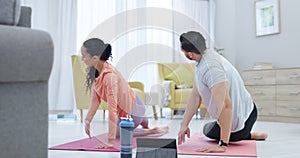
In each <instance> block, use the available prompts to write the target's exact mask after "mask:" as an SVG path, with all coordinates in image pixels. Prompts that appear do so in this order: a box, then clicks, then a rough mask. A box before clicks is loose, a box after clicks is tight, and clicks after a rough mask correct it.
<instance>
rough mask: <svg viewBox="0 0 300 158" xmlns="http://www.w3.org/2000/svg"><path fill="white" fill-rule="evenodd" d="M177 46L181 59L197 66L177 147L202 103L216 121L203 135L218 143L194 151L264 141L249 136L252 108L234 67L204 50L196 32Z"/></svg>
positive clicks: (258, 136) (262, 135)
mask: <svg viewBox="0 0 300 158" xmlns="http://www.w3.org/2000/svg"><path fill="white" fill-rule="evenodd" d="M180 42H181V49H182V51H183V53H184V55H185V56H186V57H187V58H188V59H190V60H194V61H196V62H197V63H196V65H195V82H194V86H193V89H192V93H191V95H190V97H189V100H188V103H187V107H186V110H185V114H184V118H183V120H182V122H181V128H180V131H179V133H178V144H179V145H180V144H182V143H184V142H185V135H187V136H188V137H190V129H189V127H188V125H189V122H190V121H191V119H192V117H193V115H194V114H195V112H196V111H197V109H198V105H199V103H200V102H201V101H202V100H203V102H204V104H205V106H206V109H207V111H208V113H209V114H210V116H212V117H213V118H214V119H216V120H217V121H213V122H210V123H207V124H206V125H205V126H204V127H203V134H204V135H206V136H207V137H209V138H211V139H215V140H217V141H219V145H215V146H207V147H204V148H201V149H198V150H197V151H199V152H224V151H226V149H227V147H228V144H229V141H239V140H245V139H255V140H264V139H266V138H267V134H266V133H251V130H252V127H253V125H254V123H255V121H256V118H257V110H256V106H255V104H254V102H253V100H252V98H251V95H250V94H249V92H248V91H247V90H246V88H245V86H244V82H243V80H242V78H241V76H240V75H239V73H238V71H237V70H236V69H235V68H234V66H233V65H232V64H231V63H229V62H228V61H227V60H226V59H225V58H224V57H223V56H221V55H219V54H218V53H216V52H215V51H213V50H209V49H207V48H206V44H205V39H204V38H203V36H202V35H201V34H200V33H199V32H195V31H190V32H187V33H183V34H182V35H181V36H180Z"/></svg>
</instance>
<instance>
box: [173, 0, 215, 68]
mask: <svg viewBox="0 0 300 158" xmlns="http://www.w3.org/2000/svg"><path fill="white" fill-rule="evenodd" d="M210 3H213V0H189V1H188V2H187V1H185V0H173V10H174V11H175V13H174V15H173V29H174V36H173V45H174V49H175V55H174V62H186V61H188V59H186V58H185V57H184V56H183V53H181V50H180V42H179V36H180V34H182V33H184V32H187V31H198V32H200V33H201V34H202V35H204V37H205V38H206V40H207V41H206V42H207V46H208V47H209V46H210V40H211V38H210V34H212V32H213V31H214V30H213V29H212V30H211V29H210V24H211V23H210V21H214V17H213V16H210V5H209V4H210Z"/></svg>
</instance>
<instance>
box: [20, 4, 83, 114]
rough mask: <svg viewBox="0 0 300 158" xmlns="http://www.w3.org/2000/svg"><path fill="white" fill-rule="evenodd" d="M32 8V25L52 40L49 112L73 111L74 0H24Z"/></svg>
mask: <svg viewBox="0 0 300 158" xmlns="http://www.w3.org/2000/svg"><path fill="white" fill-rule="evenodd" d="M22 4H23V5H27V6H30V7H31V8H32V28H33V29H39V30H44V31H46V32H48V33H50V35H51V37H52V39H53V43H54V62H53V67H52V72H51V75H50V79H49V93H48V94H49V97H48V99H49V111H50V113H69V112H72V111H73V110H74V108H75V107H74V97H73V83H72V66H71V55H72V54H76V30H77V29H76V24H77V23H76V20H77V8H76V7H77V1H74V0H51V1H41V0H25V1H23V3H22Z"/></svg>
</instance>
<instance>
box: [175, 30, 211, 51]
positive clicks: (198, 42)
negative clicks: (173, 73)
mask: <svg viewBox="0 0 300 158" xmlns="http://www.w3.org/2000/svg"><path fill="white" fill-rule="evenodd" d="M179 40H180V43H181V49H182V50H184V51H186V52H194V53H197V54H200V53H202V52H204V51H205V50H206V44H205V39H204V37H203V36H202V35H201V34H200V33H199V32H196V31H189V32H187V33H183V34H181V35H180V38H179Z"/></svg>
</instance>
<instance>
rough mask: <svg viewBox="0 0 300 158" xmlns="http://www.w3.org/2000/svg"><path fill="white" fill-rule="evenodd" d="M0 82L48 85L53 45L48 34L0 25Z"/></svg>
mask: <svg viewBox="0 0 300 158" xmlns="http://www.w3.org/2000/svg"><path fill="white" fill-rule="evenodd" d="M0 35H1V37H0V48H1V49H0V54H1V58H0V74H1V75H0V82H31V81H48V78H49V76H50V72H51V68H52V63H53V50H54V48H53V43H52V39H51V37H50V35H49V34H48V33H46V32H44V31H38V30H33V29H29V28H23V27H15V26H7V25H0Z"/></svg>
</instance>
